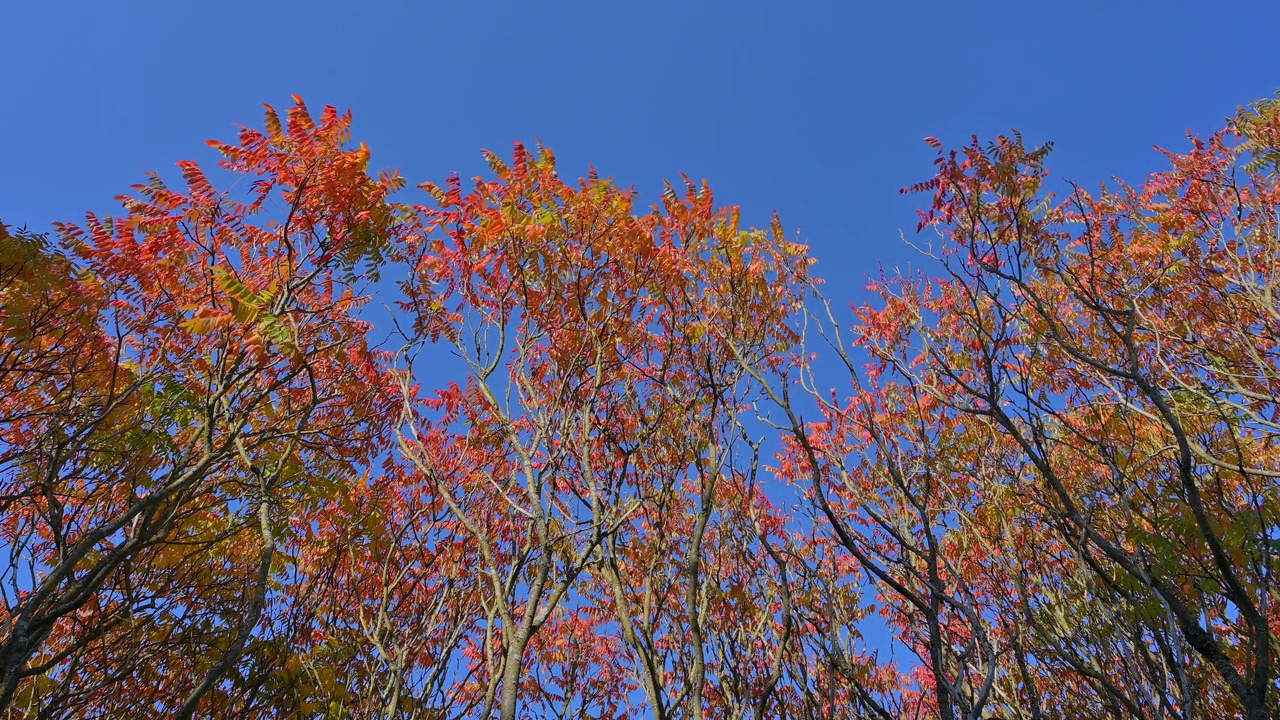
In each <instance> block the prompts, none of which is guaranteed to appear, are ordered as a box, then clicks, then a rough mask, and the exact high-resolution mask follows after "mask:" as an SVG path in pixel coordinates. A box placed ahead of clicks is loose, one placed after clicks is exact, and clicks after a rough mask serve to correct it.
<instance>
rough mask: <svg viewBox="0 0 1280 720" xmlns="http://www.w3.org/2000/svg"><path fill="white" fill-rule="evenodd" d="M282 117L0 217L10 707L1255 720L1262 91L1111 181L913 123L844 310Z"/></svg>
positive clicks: (1278, 218)
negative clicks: (95, 207) (1078, 175)
mask: <svg viewBox="0 0 1280 720" xmlns="http://www.w3.org/2000/svg"><path fill="white" fill-rule="evenodd" d="M295 100H296V104H295V105H294V106H293V107H291V108H289V109H288V111H287V112H285V113H284V114H283V115H282V114H280V113H278V112H277V111H276V110H274V109H272V108H270V107H268V108H267V111H266V115H265V119H264V122H263V125H262V127H261V128H246V129H244V130H243V131H242V132H241V134H240V136H239V138H238V139H237V140H236V141H235V142H216V141H211V142H210V145H211V146H212V147H213V148H214V150H215V151H216V152H217V153H218V154H219V156H220V162H219V165H220V168H219V169H218V170H217V171H211V172H209V173H206V171H205V170H203V169H202V168H201V166H200V165H199V164H197V163H195V162H182V163H180V164H179V167H180V170H181V178H182V182H181V185H180V186H178V187H174V186H170V185H168V184H166V183H165V182H164V181H163V180H162V179H161V178H159V177H158V176H150V177H148V178H147V180H146V181H145V182H144V183H142V184H140V185H137V186H135V187H134V188H133V192H132V194H130V195H127V196H123V197H121V198H120V200H121V203H122V208H123V210H122V213H121V214H120V215H119V216H117V217H98V216H95V215H92V214H91V215H88V216H87V217H86V218H85V219H84V220H83V221H81V222H79V223H66V224H62V225H59V226H58V228H57V231H56V237H55V238H53V239H51V238H50V237H48V236H47V235H44V234H39V233H33V232H29V231H26V230H18V229H15V228H13V227H6V226H4V225H0V549H2V550H3V553H2V556H3V559H2V560H0V597H2V598H3V604H2V605H0V714H3V715H4V716H5V717H14V718H17V717H31V718H81V717H83V718H97V717H102V718H122V717H137V718H149V717H156V718H160V717H166V718H167V717H178V718H195V717H244V718H299V719H301V718H328V719H334V720H336V719H338V718H351V719H353V720H354V719H357V718H358V719H366V718H370V719H371V718H385V719H387V720H393V719H394V720H409V719H411V718H412V719H418V720H445V719H449V720H453V719H458V720H461V719H463V718H491V717H498V718H501V719H502V720H515V718H533V717H537V718H558V719H560V720H569V719H570V718H575V719H583V720H585V719H587V718H591V719H601V720H603V719H604V718H641V717H644V718H654V719H655V720H675V719H677V718H679V719H684V718H689V719H693V720H703V719H708V720H710V719H711V718H733V719H735V720H740V719H741V720H745V719H746V718H754V719H760V718H803V719H806V720H807V719H812V720H817V719H819V718H824V719H825V718H832V719H836V718H868V719H870V718H876V719H884V720H888V719H890V718H900V717H908V718H938V719H939V720H959V719H962V718H963V719H965V720H980V719H982V718H1006V719H1012V718H1018V719H1020V720H1041V719H1048V718H1081V719H1083V718H1098V717H1114V718H1141V719H1143V720H1147V719H1150V720H1156V719H1168V720H1194V719H1198V718H1223V717H1245V718H1249V719H1250V720H1264V719H1265V718H1271V717H1276V716H1277V715H1280V689H1278V688H1280V686H1278V684H1277V683H1278V682H1280V679H1278V678H1280V675H1278V674H1277V670H1276V668H1275V664H1276V661H1277V653H1280V640H1278V637H1280V613H1278V612H1277V609H1276V607H1275V606H1276V605H1277V603H1278V601H1280V585H1278V584H1277V582H1276V579H1275V578H1274V573H1275V571H1276V570H1275V563H1276V562H1277V560H1278V559H1280V558H1278V555H1280V482H1278V479H1280V448H1278V447H1277V435H1278V434H1280V305H1278V304H1277V301H1276V297H1275V295H1276V292H1277V288H1278V287H1280V225H1278V223H1280V103H1277V102H1276V101H1271V100H1267V101H1259V102H1256V103H1253V104H1251V105H1248V106H1246V107H1244V108H1242V109H1241V110H1240V111H1239V113H1238V114H1237V115H1236V116H1235V117H1233V118H1230V119H1228V120H1227V121H1226V122H1225V123H1224V125H1223V127H1222V128H1221V129H1219V130H1218V131H1215V132H1214V133H1212V134H1210V135H1208V136H1207V137H1202V138H1192V139H1191V144H1190V147H1189V148H1187V149H1184V150H1183V151H1181V152H1175V151H1168V152H1166V153H1165V157H1166V159H1167V163H1168V167H1167V168H1166V169H1164V170H1161V171H1159V172H1156V173H1154V174H1152V175H1150V176H1149V177H1148V178H1146V179H1145V181H1143V182H1142V183H1140V184H1137V185H1130V184H1124V183H1122V182H1119V181H1116V182H1115V183H1112V184H1110V185H1104V186H1102V187H1100V188H1097V189H1094V190H1087V189H1085V188H1082V187H1076V186H1074V185H1068V184H1055V183H1052V182H1050V181H1049V180H1048V179H1047V176H1048V171H1047V170H1046V162H1047V159H1048V157H1049V150H1050V146H1049V145H1044V146H1040V147H1028V146H1027V145H1025V144H1024V142H1023V140H1022V138H1021V136H1019V135H1017V134H1016V133H1014V134H1011V135H1009V136H1003V137H998V138H996V139H994V140H993V141H990V142H981V141H979V140H978V139H976V138H975V139H974V141H973V142H972V143H971V144H969V145H967V146H964V147H960V148H956V149H946V148H943V147H942V146H941V144H940V143H938V142H937V141H935V140H932V139H928V141H929V142H930V143H931V144H932V145H933V146H934V147H936V148H937V151H938V155H937V160H936V165H935V174H934V176H933V177H932V178H931V179H929V180H927V181H925V182H922V183H920V184H919V185H916V186H914V187H912V188H909V189H908V190H907V191H908V192H915V193H919V194H920V196H921V197H922V198H924V199H925V200H924V203H923V206H924V207H923V209H922V211H921V213H920V222H919V226H918V227H917V228H916V230H917V234H916V235H915V236H914V239H913V240H912V242H913V243H914V244H916V245H917V246H918V248H919V250H920V252H921V263H920V267H921V268H923V270H921V271H912V272H900V273H892V274H881V275H880V276H879V277H877V278H876V279H875V280H874V281H873V282H872V283H871V285H870V286H869V287H868V288H866V290H868V291H869V292H870V295H867V294H865V293H863V294H855V289H854V288H850V287H842V286H840V285H838V284H829V285H824V284H823V282H822V279H821V278H819V277H818V276H817V275H816V274H815V272H814V268H813V267H812V266H813V258H812V257H811V256H810V250H809V248H808V247H807V246H806V245H804V244H802V243H801V242H800V238H798V237H797V236H795V235H788V233H787V232H786V231H785V229H784V227H783V225H782V224H781V222H780V221H779V220H778V219H777V218H776V217H775V218H774V220H773V222H772V223H770V224H769V227H767V228H764V229H754V228H747V227H743V226H742V225H741V217H742V214H743V213H742V211H741V210H740V209H739V208H737V207H733V206H725V205H722V204H718V203H717V202H716V201H715V198H714V195H713V193H712V191H711V189H710V187H709V186H708V185H707V184H706V183H705V182H703V183H696V182H693V181H691V180H690V179H688V178H684V177H683V176H682V177H681V180H680V182H678V183H676V184H674V185H673V184H668V185H666V186H665V189H664V190H663V192H662V193H661V195H660V200H659V202H658V203H657V204H655V205H653V206H652V207H647V208H646V207H638V206H637V195H636V194H635V193H634V192H633V191H632V190H630V189H628V188H623V187H619V186H618V185H616V184H615V183H613V182H612V181H611V180H609V179H606V178H602V177H600V176H598V175H597V173H596V172H595V170H594V169H592V170H591V172H590V173H589V175H588V176H587V177H586V178H583V179H580V180H578V181H576V182H569V181H566V180H565V179H563V178H562V177H561V176H560V174H559V173H558V171H557V167H556V161H555V156H554V154H553V153H552V152H551V150H549V149H547V148H544V147H541V146H539V147H537V148H533V149H530V148H526V147H525V146H523V145H519V144H517V145H516V147H515V150H514V152H513V153H512V154H511V155H510V156H509V157H500V156H499V155H496V154H493V153H487V154H486V158H487V159H488V161H489V164H490V167H491V172H490V174H489V175H487V176H486V177H482V178H477V179H475V181H474V182H473V183H468V182H464V181H463V180H462V179H460V178H458V177H451V178H448V179H446V180H443V181H442V182H440V183H439V184H436V183H425V184H423V185H421V186H420V188H419V190H418V191H413V190H407V189H406V188H405V186H406V182H405V180H404V179H403V178H402V177H401V176H400V175H399V174H398V173H396V172H392V171H382V172H374V171H372V170H371V169H370V168H369V158H370V154H369V150H368V148H367V147H365V146H364V145H363V144H354V143H353V142H352V141H351V137H350V125H351V115H350V114H349V113H347V114H341V113H339V112H338V111H337V110H335V109H334V108H331V107H327V108H325V109H324V110H323V111H322V112H321V113H320V114H319V115H315V114H313V113H312V112H311V111H309V110H308V108H307V107H306V106H305V105H304V104H303V103H302V101H301V100H300V99H296V98H295ZM224 180H225V181H226V182H225V185H224V189H219V188H218V187H216V186H215V182H221V181H224ZM10 220H12V218H11V219H10ZM855 297H858V298H866V297H870V298H872V299H870V300H865V301H864V300H859V301H856V302H853V303H850V302H849V300H850V299H851V298H855ZM374 299H376V300H377V301H378V302H371V300H374ZM446 360H447V362H446Z"/></svg>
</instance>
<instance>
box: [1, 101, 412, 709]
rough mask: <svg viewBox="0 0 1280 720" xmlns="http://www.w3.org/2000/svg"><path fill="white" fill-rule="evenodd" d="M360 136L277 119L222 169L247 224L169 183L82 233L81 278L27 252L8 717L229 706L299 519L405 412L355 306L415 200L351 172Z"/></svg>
mask: <svg viewBox="0 0 1280 720" xmlns="http://www.w3.org/2000/svg"><path fill="white" fill-rule="evenodd" d="M349 122H350V118H349V116H340V115H338V114H337V113H336V112H335V111H333V109H332V108H329V109H326V111H325V113H324V114H323V115H322V116H321V117H320V118H319V121H318V122H317V121H316V120H314V119H313V118H312V117H311V115H310V114H309V113H308V112H307V110H306V108H305V107H304V106H303V105H302V104H301V103H300V102H299V103H298V105H297V106H295V107H294V108H293V109H292V110H291V111H290V113H289V116H288V119H287V122H283V123H282V121H281V119H280V118H279V117H278V116H277V115H276V113H275V112H274V110H271V109H270V108H268V111H267V129H266V131H265V132H260V131H255V130H248V129H246V130H244V131H243V132H242V134H241V137H240V142H239V143H238V144H223V143H214V146H215V147H216V148H217V149H218V151H219V152H220V153H221V154H222V155H223V158H224V159H223V163H222V165H223V167H224V168H226V169H227V170H228V171H230V172H232V173H235V174H239V175H247V176H249V177H250V178H253V180H252V184H251V187H250V197H249V198H248V199H247V200H246V201H240V200H235V199H232V198H231V197H229V196H228V195H226V194H225V193H219V192H218V191H216V190H215V189H214V187H213V186H212V185H211V184H210V181H209V180H208V179H207V178H206V176H205V174H204V172H203V171H202V170H201V169H200V168H199V166H197V165H196V164H195V163H190V162H186V163H181V164H180V165H181V168H182V171H183V176H184V179H185V181H186V188H185V192H178V191H175V190H172V189H170V188H169V187H167V186H166V185H165V184H164V183H163V182H162V181H161V180H160V179H159V178H158V177H154V176H153V177H152V178H151V179H150V180H149V182H148V183H147V184H145V185H140V186H138V187H137V188H136V190H137V191H138V193H139V195H138V196H137V197H129V198H124V199H123V201H124V205H125V209H126V211H127V213H128V214H127V215H126V216H125V217H123V218H120V219H99V218H97V217H94V216H92V215H90V216H89V217H88V221H87V223H86V225H85V226H83V227H81V226H76V225H64V226H62V228H61V233H62V236H63V238H64V243H65V246H66V247H67V249H68V255H69V257H67V256H63V255H61V254H58V253H54V252H52V251H50V250H49V249H48V248H47V247H46V246H45V244H44V243H42V242H38V241H36V240H35V239H33V238H31V237H29V236H27V237H22V238H20V242H18V243H16V244H10V243H6V244H5V257H4V258H3V260H4V263H5V266H4V270H3V272H4V280H5V282H6V285H5V287H4V290H3V292H4V293H5V297H4V307H5V322H4V323H3V328H4V332H5V335H4V356H5V358H6V360H5V363H4V366H3V379H2V380H0V382H2V383H3V384H4V386H5V389H6V390H10V392H6V393H5V400H4V401H3V402H4V410H3V412H4V417H5V422H4V423H3V433H4V437H3V441H2V442H3V447H4V448H5V454H4V461H5V462H4V465H3V475H2V476H0V483H2V485H0V487H2V488H3V490H2V491H0V496H2V497H3V498H4V500H3V502H4V503H5V507H4V518H5V519H4V522H3V525H2V526H0V532H2V533H3V544H4V547H5V549H6V551H7V553H6V556H7V561H6V563H7V564H6V565H5V568H4V571H3V572H4V577H3V579H4V583H5V590H4V593H5V594H4V603H5V604H4V610H3V613H4V614H3V624H2V627H3V636H0V708H8V709H9V710H10V711H12V712H22V713H25V714H28V715H32V716H41V717H43V716H50V717H56V716H64V715H66V714H94V713H103V712H105V713H108V714H125V715H136V716H143V715H148V714H153V713H172V714H174V715H175V716H178V717H190V716H191V715H192V713H193V712H194V710H195V709H196V707H197V706H200V705H201V703H202V702H204V704H205V705H206V706H219V705H221V704H223V703H225V702H230V699H229V698H230V696H231V695H232V694H234V692H235V689H234V688H232V687H228V686H226V683H230V684H231V685H235V684H236V683H237V681H238V680H239V679H240V678H236V677H235V676H234V674H230V675H229V671H231V670H232V669H233V668H235V667H236V665H237V663H238V662H239V660H240V659H241V658H242V657H243V656H244V654H245V653H246V651H248V650H250V649H251V646H253V645H255V644H257V643H260V642H263V641H264V640H263V638H261V637H259V636H257V635H255V629H258V628H260V627H261V626H262V619H263V617H264V615H266V614H267V611H268V606H269V605H270V604H271V603H272V599H271V593H270V588H271V577H272V575H273V572H274V569H275V568H277V567H278V566H279V565H280V564H281V562H282V559H281V557H280V549H281V547H282V546H283V545H285V544H287V542H288V538H289V535H290V528H289V524H288V522H287V518H290V517H291V515H292V512H293V511H294V510H295V508H296V507H299V506H305V505H306V504H307V503H314V502H316V500H317V499H318V498H322V497H323V496H324V494H325V492H326V486H327V485H330V484H332V483H335V482H338V483H340V482H345V479H344V476H345V475H346V474H348V473H352V472H356V471H357V468H359V467H360V465H361V464H362V463H365V462H367V460H368V459H369V458H370V457H372V455H373V454H374V453H375V448H376V447H377V445H376V440H377V438H378V436H379V430H378V423H377V422H375V420H376V419H377V418H378V417H380V416H381V415H382V414H383V413H385V412H387V411H393V410H394V408H395V403H394V400H393V399H392V398H393V396H392V395H391V394H389V391H390V390H391V389H393V387H394V385H393V384H390V383H388V382H387V376H386V373H385V371H384V370H382V369H381V368H380V367H379V364H378V361H377V357H376V354H375V353H374V352H373V351H372V350H371V349H370V348H369V346H368V344H367V343H366V341H365V337H366V334H367V332H368V329H369V328H368V326H367V324H365V323H364V322H362V321H361V320H359V319H358V318H357V317H356V316H355V310H356V308H357V307H358V304H359V303H358V301H357V300H356V299H355V296H354V295H353V293H352V290H353V289H354V288H355V287H356V286H357V285H358V284H359V283H360V282H361V279H362V278H364V277H367V275H368V273H369V272H370V268H372V267H376V264H377V263H378V262H380V261H381V257H382V254H383V253H384V252H385V250H386V248H387V247H388V244H389V243H390V242H391V241H392V240H393V238H392V237H391V236H390V234H389V228H390V227H391V219H392V215H391V212H390V207H389V206H388V205H387V204H386V197H387V195H388V194H389V193H390V192H391V191H392V190H394V189H395V188H396V187H398V186H399V183H400V181H399V179H398V178H397V177H395V176H394V175H384V176H382V177H380V178H373V177H370V176H369V175H368V174H367V172H366V170H365V166H366V164H367V161H368V151H367V150H366V149H364V148H363V147H362V148H359V149H345V148H344V147H343V146H344V144H345V143H346V141H347V128H348V126H349ZM269 201H271V202H276V201H279V202H281V203H282V206H281V207H282V208H283V212H282V213H281V216H280V217H279V218H278V219H271V220H268V221H267V222H266V223H264V224H254V222H255V218H256V217H258V216H260V215H262V214H264V213H265V212H267V210H269V209H271V208H270V206H269V205H268V202H269ZM31 308H35V309H36V310H35V311H34V312H30V309H31ZM125 688H129V690H128V691H125ZM215 691H216V692H215ZM207 696H208V699H207V701H206V700H205V699H206V697H207Z"/></svg>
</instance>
